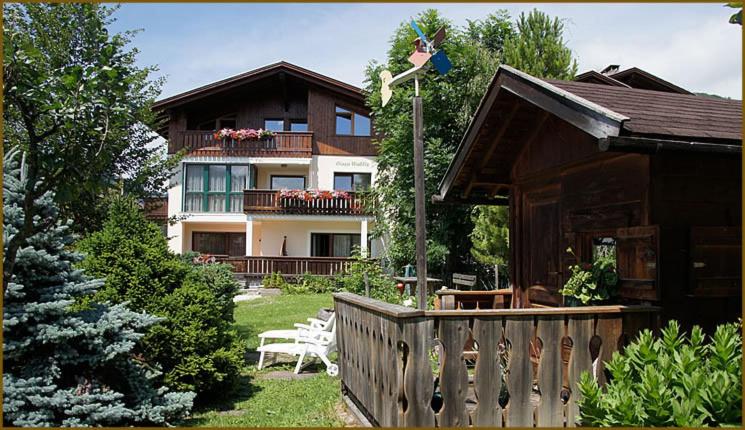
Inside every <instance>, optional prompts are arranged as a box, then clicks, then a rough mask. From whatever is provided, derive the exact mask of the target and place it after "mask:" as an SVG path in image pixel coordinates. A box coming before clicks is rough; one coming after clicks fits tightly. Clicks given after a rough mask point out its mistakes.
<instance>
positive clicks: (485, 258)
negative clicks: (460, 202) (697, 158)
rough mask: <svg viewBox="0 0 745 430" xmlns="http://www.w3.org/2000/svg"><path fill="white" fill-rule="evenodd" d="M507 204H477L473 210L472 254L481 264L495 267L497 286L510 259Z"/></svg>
mask: <svg viewBox="0 0 745 430" xmlns="http://www.w3.org/2000/svg"><path fill="white" fill-rule="evenodd" d="M508 214H509V212H508V209H507V207H506V206H476V207H475V208H474V210H473V215H472V219H473V231H472V232H471V240H472V241H473V248H471V255H473V257H474V258H475V259H476V261H478V262H479V263H481V264H487V265H489V266H493V267H494V276H495V284H496V287H497V288H499V285H500V282H499V277H500V275H499V272H500V268H501V267H504V266H506V265H507V263H508V261H509V252H510V247H509V240H510V230H509V217H508Z"/></svg>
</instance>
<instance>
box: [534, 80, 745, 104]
mask: <svg viewBox="0 0 745 430" xmlns="http://www.w3.org/2000/svg"><path fill="white" fill-rule="evenodd" d="M545 81H546V82H549V83H552V82H560V83H566V84H569V85H580V86H592V87H599V88H606V89H609V90H610V91H623V92H639V93H643V94H653V95H655V96H659V97H672V98H680V97H685V98H689V99H692V100H702V101H703V100H705V101H706V102H715V103H727V104H740V105H741V104H742V100H738V99H732V98H721V99H719V98H715V97H705V96H701V95H697V94H695V93H691V94H681V93H671V92H669V91H656V90H647V89H644V88H634V87H619V86H612V85H604V84H595V83H592V82H578V81H570V80H565V79H545Z"/></svg>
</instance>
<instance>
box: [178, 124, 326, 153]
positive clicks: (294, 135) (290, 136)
mask: <svg viewBox="0 0 745 430" xmlns="http://www.w3.org/2000/svg"><path fill="white" fill-rule="evenodd" d="M173 138H174V139H175V140H176V141H175V142H174V148H175V149H176V150H180V149H181V148H186V149H187V150H188V152H189V153H190V154H192V155H224V154H226V153H230V154H231V155H241V156H253V157H300V158H309V157H310V156H311V152H312V149H313V132H287V131H285V132H277V133H275V136H274V137H273V138H271V139H267V140H243V141H237V140H233V139H223V140H218V139H215V137H214V131H200V130H186V131H181V132H177V133H176V135H175V136H174V137H173Z"/></svg>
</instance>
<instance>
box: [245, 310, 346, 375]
mask: <svg viewBox="0 0 745 430" xmlns="http://www.w3.org/2000/svg"><path fill="white" fill-rule="evenodd" d="M331 325H332V328H331V331H308V330H306V329H303V328H299V329H298V336H297V337H296V338H295V343H270V344H266V345H262V346H260V347H259V348H258V349H257V351H259V352H261V356H260V357H259V364H258V366H257V368H258V369H261V368H262V367H263V365H264V356H265V354H266V353H271V354H275V355H276V354H288V355H294V356H298V360H297V364H296V365H295V374H299V373H300V369H301V368H302V367H303V361H304V360H305V357H306V356H310V357H311V358H314V359H315V358H320V359H321V361H322V362H323V364H325V365H326V373H328V374H329V375H330V376H336V375H338V374H339V366H338V365H336V364H334V363H332V362H331V360H330V359H329V355H330V354H331V353H332V352H335V351H336V324H334V323H332V324H331ZM308 335H309V336H308ZM309 364H310V363H309Z"/></svg>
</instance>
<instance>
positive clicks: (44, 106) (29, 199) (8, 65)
mask: <svg viewBox="0 0 745 430" xmlns="http://www.w3.org/2000/svg"><path fill="white" fill-rule="evenodd" d="M3 11H4V20H3V36H4V43H3V65H4V70H3V78H4V86H3V95H4V98H3V103H4V104H3V107H4V111H3V121H4V124H5V127H4V141H3V145H4V149H5V150H6V151H8V150H9V149H11V148H18V149H21V150H22V151H23V152H24V154H25V157H26V165H27V167H28V172H27V175H28V181H26V183H25V184H26V189H25V190H24V191H23V199H22V209H23V211H24V213H25V214H26V217H25V224H24V225H23V226H22V228H21V229H20V230H19V231H18V233H17V234H16V235H14V236H13V238H12V240H11V241H10V243H8V244H7V250H6V252H7V254H6V255H5V266H4V277H3V279H4V285H7V281H8V279H9V277H10V274H12V273H13V269H14V265H15V260H16V254H17V252H18V250H19V249H21V248H22V247H24V246H26V245H27V240H28V238H30V237H31V236H33V235H34V234H36V233H37V232H41V231H44V230H46V229H47V228H50V227H51V226H53V225H55V223H56V222H57V219H56V218H45V219H43V220H42V222H40V223H38V224H34V223H33V222H32V220H33V219H34V217H35V216H36V215H37V214H36V213H35V210H36V207H35V205H34V201H35V200H36V199H37V198H39V197H40V196H42V195H44V194H45V193H46V192H48V191H54V196H55V201H56V203H57V204H58V206H59V207H60V214H61V217H62V219H73V220H74V221H75V223H74V226H75V227H76V229H77V230H78V231H88V229H90V230H93V229H95V228H96V227H98V226H100V221H101V219H102V217H103V214H104V213H105V211H103V210H102V208H101V207H100V204H99V203H100V202H102V201H104V200H103V199H101V198H100V197H101V196H103V195H105V194H108V193H110V192H111V190H112V189H116V190H117V192H122V191H123V192H125V193H133V194H135V195H143V194H149V193H152V192H153V191H156V190H161V189H163V187H164V186H165V183H166V179H167V178H168V176H169V174H170V173H169V172H170V167H171V166H172V165H173V164H172V163H174V162H176V159H172V160H167V159H166V158H165V155H164V154H162V153H161V152H159V151H160V150H159V149H158V148H157V147H156V146H153V145H152V144H153V141H154V139H155V137H154V136H153V133H152V131H151V127H152V126H153V125H154V124H155V122H156V119H155V117H154V114H153V113H152V112H151V110H150V106H151V103H152V102H153V100H154V99H155V97H156V96H157V95H158V94H159V92H160V87H161V81H159V80H151V79H150V74H151V72H153V70H154V69H153V68H150V67H145V68H142V67H139V66H137V65H136V63H135V58H136V55H137V49H134V48H131V47H129V46H128V44H129V42H130V41H131V37H132V36H133V33H132V32H127V33H123V34H113V35H112V34H110V33H109V31H108V30H107V25H108V24H110V23H111V22H112V13H113V11H114V9H113V8H110V7H107V6H103V5H100V4H93V3H89V4H76V3H65V4H52V3H25V4H5V5H3Z"/></svg>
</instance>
